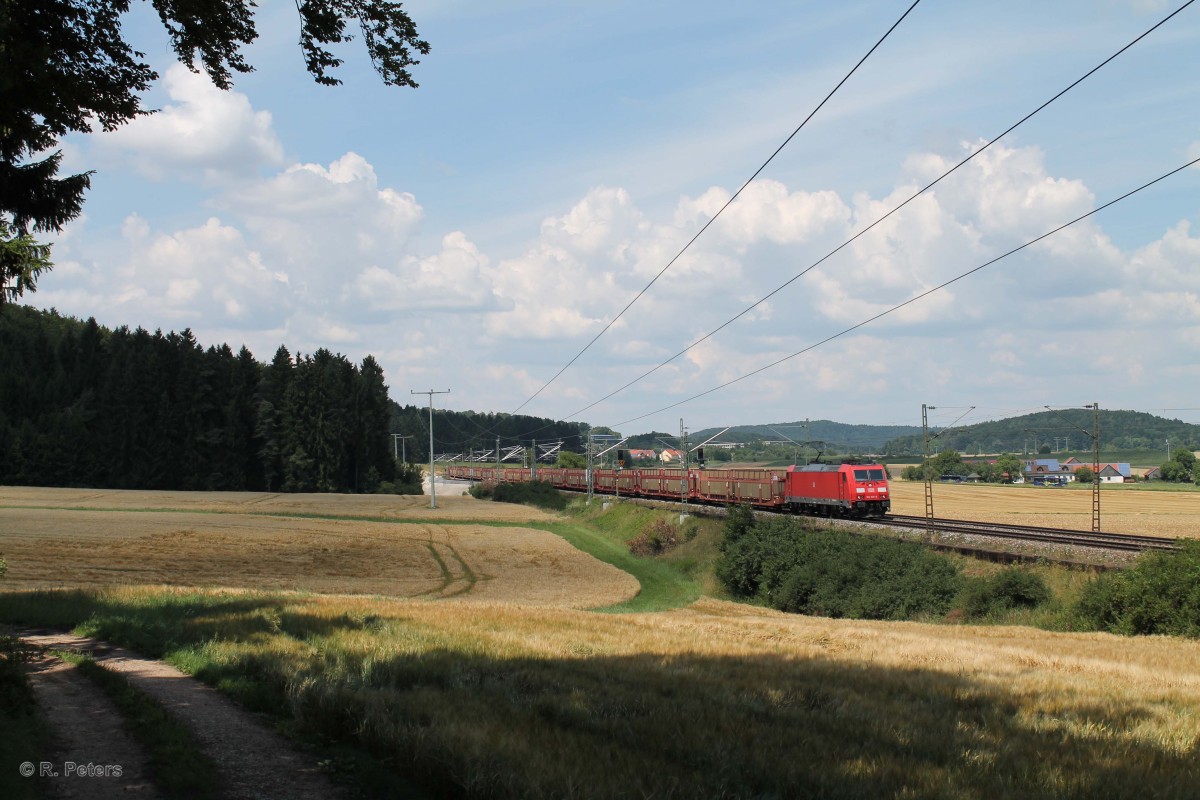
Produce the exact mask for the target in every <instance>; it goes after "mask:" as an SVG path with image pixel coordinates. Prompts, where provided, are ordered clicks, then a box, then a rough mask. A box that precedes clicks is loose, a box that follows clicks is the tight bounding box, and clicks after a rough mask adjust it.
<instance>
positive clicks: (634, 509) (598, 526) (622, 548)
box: [530, 500, 703, 613]
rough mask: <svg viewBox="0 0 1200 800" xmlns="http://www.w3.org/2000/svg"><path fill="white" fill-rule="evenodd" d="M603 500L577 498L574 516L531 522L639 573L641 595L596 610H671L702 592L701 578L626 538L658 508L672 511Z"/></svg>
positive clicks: (573, 504) (621, 566)
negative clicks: (640, 550) (637, 550)
mask: <svg viewBox="0 0 1200 800" xmlns="http://www.w3.org/2000/svg"><path fill="white" fill-rule="evenodd" d="M601 506H602V503H601V502H600V501H595V500H594V501H593V502H592V505H591V507H588V506H587V505H585V504H583V502H582V501H575V502H574V503H572V504H571V507H570V510H571V512H572V515H573V518H574V521H573V522H569V523H567V522H561V523H560V522H555V523H533V524H531V525H530V527H534V528H539V529H541V530H545V531H549V532H551V533H554V534H557V535H558V536H561V537H562V538H564V539H566V540H567V542H568V543H570V544H571V546H573V547H575V548H577V549H579V550H582V551H583V552H585V553H587V554H588V555H590V556H592V557H593V558H596V559H598V560H600V561H603V562H604V563H606V564H611V565H612V566H614V567H616V568H617V569H619V570H621V571H623V572H627V573H629V574H630V575H632V576H633V577H635V578H637V581H638V583H640V584H641V587H642V588H641V591H640V592H638V594H637V596H636V597H634V598H632V599H630V600H627V601H625V602H623V603H617V604H616V605H612V606H607V607H605V608H601V609H596V610H597V611H605V612H610V613H632V612H642V611H666V610H668V609H672V608H680V607H682V606H686V605H688V604H690V603H693V602H695V601H696V600H697V599H698V598H699V597H700V596H701V594H703V592H702V589H701V584H700V581H698V580H697V579H695V578H694V577H691V576H689V575H688V574H687V571H686V570H685V569H681V568H680V567H679V566H678V565H676V564H674V563H672V562H671V561H670V560H669V559H665V558H660V559H654V558H640V557H638V556H635V555H633V554H632V553H630V552H629V547H628V545H627V544H626V542H628V541H629V540H630V539H632V538H633V537H634V536H636V535H637V534H639V533H641V532H642V530H643V529H644V528H645V527H646V525H647V524H648V522H649V520H650V519H652V518H653V515H654V514H658V515H660V516H661V515H662V514H663V513H667V512H650V511H649V510H648V509H645V508H642V507H640V506H636V505H634V504H632V503H613V504H611V505H610V506H609V508H608V511H603V510H601ZM672 515H673V512H672ZM673 516H674V515H673Z"/></svg>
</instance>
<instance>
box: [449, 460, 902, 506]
mask: <svg viewBox="0 0 1200 800" xmlns="http://www.w3.org/2000/svg"><path fill="white" fill-rule="evenodd" d="M446 475H447V477H450V478H459V479H464V480H472V481H501V482H513V481H517V482H519V481H527V480H530V470H529V469H527V468H505V467H500V468H497V467H481V466H465V465H451V466H450V467H449V468H448V469H447V471H446ZM537 479H538V480H543V481H546V482H548V483H550V484H551V485H553V486H555V487H557V488H559V489H565V490H568V491H575V492H579V491H587V488H588V475H587V470H584V469H562V468H554V467H551V468H538V470H537ZM592 491H593V492H595V493H597V494H618V495H622V496H624V497H645V498H652V499H658V500H680V499H682V498H683V497H684V496H686V497H687V501H688V502H689V503H708V504H713V505H750V506H753V507H754V508H759V509H763V510H766V511H781V512H785V513H793V514H819V515H821V516H840V517H882V516H883V515H884V514H886V513H887V512H888V511H889V510H890V509H891V505H892V501H891V497H890V496H889V494H888V482H887V469H886V468H885V467H884V466H883V465H881V464H808V465H806V466H802V467H798V466H791V467H787V468H786V469H689V470H688V471H687V473H686V474H684V473H682V472H681V471H680V470H677V469H626V470H612V469H595V470H592Z"/></svg>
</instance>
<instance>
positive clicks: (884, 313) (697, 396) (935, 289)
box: [616, 158, 1200, 425]
mask: <svg viewBox="0 0 1200 800" xmlns="http://www.w3.org/2000/svg"><path fill="white" fill-rule="evenodd" d="M1195 164H1200V158H1195V159H1192V160H1191V161H1189V162H1188V163H1186V164H1184V165H1183V166H1181V167H1176V168H1175V169H1173V170H1171V171H1170V172H1168V173H1166V174H1164V175H1160V176H1159V177H1157V178H1155V179H1154V180H1152V181H1149V182H1148V183H1144V184H1142V185H1141V186H1139V187H1138V188H1136V189H1132V190H1130V191H1128V192H1126V193H1125V194H1123V195H1121V196H1120V197H1117V198H1116V199H1114V200H1109V201H1108V202H1107V203H1105V204H1104V205H1102V206H1099V207H1097V208H1094V209H1092V210H1091V211H1089V212H1087V213H1086V214H1083V215H1081V216H1078V217H1076V218H1075V219H1073V220H1071V221H1070V222H1065V223H1063V224H1062V225H1059V226H1058V227H1057V228H1054V229H1053V230H1051V231H1048V232H1046V233H1043V234H1042V235H1041V236H1038V237H1037V238H1036V239H1030V240H1029V241H1028V242H1025V244H1023V245H1020V246H1019V247H1014V248H1013V249H1012V250H1009V251H1008V252H1007V253H1004V254H1002V255H999V256H996V257H995V258H993V259H991V260H990V261H985V262H984V263H982V264H980V265H979V266H977V267H975V268H974V269H970V270H967V271H966V272H964V273H962V274H961V275H958V276H957V277H954V278H951V279H950V280H948V281H946V282H945V283H942V284H939V285H937V286H935V287H933V288H932V289H928V290H926V291H924V292H921V293H920V294H918V295H916V296H915V297H910V298H909V299H908V300H905V301H904V302H903V303H900V304H898V305H895V306H892V307H891V308H889V309H888V310H886V311H882V312H880V313H878V314H876V315H875V316H873V317H870V318H869V319H866V320H863V321H862V322H860V323H858V324H857V325H852V326H851V327H849V328H846V329H845V330H843V331H840V332H839V333H835V334H833V335H832V336H829V337H827V338H825V339H822V340H821V341H819V342H817V343H816V344H812V345H809V346H808V347H805V348H804V349H802V350H797V351H796V352H794V353H792V354H791V355H788V356H784V357H783V358H780V359H778V360H776V361H772V362H771V363H770V364H767V365H766V366H762V367H759V368H758V369H756V370H754V371H753V372H748V373H746V374H745V375H742V376H741V377H738V378H734V379H733V380H731V381H726V382H725V383H722V384H721V385H719V386H714V387H713V388H711V389H708V390H706V391H703V392H700V393H699V394H695V395H692V396H691V397H689V398H687V399H685V400H680V401H678V402H676V403H672V404H671V405H668V406H663V407H662V408H660V409H657V410H655V411H651V412H649V413H646V414H642V415H641V416H638V417H632V418H631V419H627V420H622V421H621V422H618V423H616V424H617V425H626V424H628V423H630V422H636V421H638V420H640V419H645V418H646V417H650V416H653V415H655V414H661V413H662V412H664V411H670V410H671V409H673V408H677V407H679V406H681V405H684V404H685V403H690V402H692V401H693V400H698V399H700V398H701V397H704V396H706V395H710V394H713V393H714V392H718V391H720V390H721V389H725V388H727V387H729V386H732V385H733V384H735V383H740V382H741V381H744V380H746V379H747V378H751V377H754V376H755V375H758V374H759V373H762V372H766V371H767V370H769V369H772V368H773V367H777V366H779V365H780V364H782V363H784V362H785V361H790V360H791V359H793V358H795V357H796V356H799V355H803V354H805V353H807V352H810V351H812V350H815V349H817V348H818V347H820V346H821V345H824V344H828V343H829V342H832V341H833V340H834V339H838V338H840V337H842V336H845V335H846V334H847V333H851V332H853V331H856V330H858V329H859V328H862V327H864V326H866V325H869V324H870V323H872V322H874V321H875V320H878V319H882V318H883V317H886V316H887V315H888V314H891V313H892V312H894V311H899V310H900V309H902V308H904V307H905V306H908V305H911V304H913V303H915V302H917V301H918V300H921V299H923V298H925V297H928V296H929V295H931V294H933V293H934V292H938V291H941V290H942V289H944V288H946V287H947V286H949V285H950V284H952V283H957V282H958V281H960V280H962V279H963V278H966V277H968V276H970V275H974V274H975V273H976V272H979V271H980V270H981V269H983V268H985V267H989V266H991V265H992V264H995V263H996V262H997V261H1000V260H1001V259H1004V258H1008V257H1009V256H1011V255H1013V254H1014V253H1017V252H1019V251H1021V250H1024V249H1025V248H1026V247H1029V246H1031V245H1034V244H1037V243H1038V242H1040V241H1042V240H1043V239H1046V238H1049V237H1050V236H1053V235H1054V234H1056V233H1058V232H1059V231H1061V230H1063V229H1064V228H1069V227H1070V226H1072V225H1074V224H1075V223H1077V222H1080V221H1082V220H1085V219H1087V218H1088V217H1091V216H1093V215H1094V214H1097V213H1099V212H1101V211H1103V210H1104V209H1106V208H1108V207H1109V206H1113V205H1116V204H1117V203H1119V202H1121V201H1122V200H1124V199H1126V198H1127V197H1131V196H1133V195H1135V194H1137V193H1138V192H1140V191H1142V190H1143V189H1148V188H1149V187H1151V186H1153V185H1154V184H1156V183H1158V182H1160V181H1163V180H1166V179H1167V178H1169V177H1171V176H1172V175H1174V174H1176V173H1178V172H1182V171H1183V170H1185V169H1187V168H1188V167H1191V166H1193V165H1195Z"/></svg>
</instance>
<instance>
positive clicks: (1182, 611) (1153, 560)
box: [1074, 541, 1200, 638]
mask: <svg viewBox="0 0 1200 800" xmlns="http://www.w3.org/2000/svg"><path fill="white" fill-rule="evenodd" d="M1074 611H1075V618H1076V621H1077V624H1079V625H1080V626H1081V627H1084V628H1087V629H1092V630H1105V631H1111V632H1113V633H1122V634H1125V635H1127V636H1131V635H1141V634H1165V635H1171V636H1190V637H1193V638H1197V637H1200V542H1198V541H1187V542H1185V541H1181V542H1179V550H1177V551H1175V552H1171V553H1147V554H1145V555H1143V556H1142V557H1141V558H1139V559H1138V561H1137V564H1136V565H1134V566H1133V567H1132V568H1131V569H1128V570H1124V571H1123V572H1110V573H1105V574H1103V575H1100V576H1098V577H1096V578H1095V579H1094V580H1092V581H1091V582H1089V583H1088V584H1087V585H1086V586H1085V587H1084V589H1083V592H1082V594H1081V595H1080V598H1079V600H1078V602H1077V603H1076V605H1075V608H1074Z"/></svg>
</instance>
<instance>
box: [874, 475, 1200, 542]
mask: <svg viewBox="0 0 1200 800" xmlns="http://www.w3.org/2000/svg"><path fill="white" fill-rule="evenodd" d="M889 487H890V489H891V494H892V511H893V513H896V514H912V515H915V516H923V515H924V514H925V484H923V483H918V482H916V481H902V480H893V481H891V482H890V484H889ZM933 510H934V514H935V515H937V516H938V517H942V518H945V519H968V520H979V521H985V522H1008V523H1013V524H1017V525H1042V526H1046V527H1052V528H1074V529H1078V530H1091V529H1092V493H1091V492H1090V491H1086V490H1081V489H1051V488H1045V487H1037V486H1023V485H1017V486H996V485H986V484H966V483H963V484H944V483H937V484H934V486H933ZM1100 527H1101V530H1104V531H1110V532H1113V533H1137V534H1142V535H1145V536H1163V537H1166V538H1170V539H1174V538H1178V537H1184V538H1194V537H1200V492H1163V491H1146V490H1139V489H1137V488H1134V487H1108V486H1102V487H1101V489H1100Z"/></svg>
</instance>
